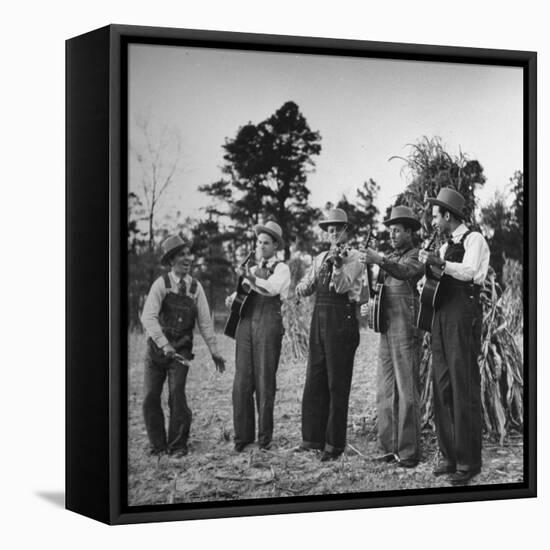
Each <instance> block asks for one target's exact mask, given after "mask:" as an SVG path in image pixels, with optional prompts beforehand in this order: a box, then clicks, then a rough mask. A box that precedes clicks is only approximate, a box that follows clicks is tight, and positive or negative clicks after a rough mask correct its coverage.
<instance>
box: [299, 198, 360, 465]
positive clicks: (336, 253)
mask: <svg viewBox="0 0 550 550" xmlns="http://www.w3.org/2000/svg"><path fill="white" fill-rule="evenodd" d="M319 227H320V228H321V229H322V230H323V231H325V232H326V234H327V236H328V240H329V241H330V250H328V251H327V252H322V253H321V254H319V255H318V256H316V257H315V258H314V260H313V263H312V265H311V268H310V269H309V271H308V272H307V273H306V275H305V276H304V278H303V279H302V280H301V281H300V283H299V284H298V285H297V286H296V294H297V295H298V296H299V297H300V296H309V295H311V294H313V293H314V292H315V306H314V309H313V317H312V320H311V329H310V334H309V358H308V365H307V371H306V382H305V386H304V395H303V400H302V443H301V445H300V447H299V448H298V450H310V449H318V450H321V451H323V452H322V454H321V460H322V461H327V460H334V459H336V458H337V457H339V456H340V455H341V454H342V453H343V452H344V449H345V446H346V427H347V418H348V404H349V394H350V389H351V379H352V372H353V360H354V358H355V350H356V349H357V346H358V344H359V325H358V321H357V302H358V301H359V298H360V295H361V286H362V275H363V264H362V263H361V261H360V259H359V252H358V251H357V250H354V249H352V248H348V247H345V244H346V242H347V240H348V232H349V229H350V227H351V224H350V223H349V222H348V216H347V214H346V213H345V212H344V211H343V210H341V209H340V208H335V209H333V210H331V211H329V212H328V214H327V217H326V219H325V220H323V221H321V222H320V223H319Z"/></svg>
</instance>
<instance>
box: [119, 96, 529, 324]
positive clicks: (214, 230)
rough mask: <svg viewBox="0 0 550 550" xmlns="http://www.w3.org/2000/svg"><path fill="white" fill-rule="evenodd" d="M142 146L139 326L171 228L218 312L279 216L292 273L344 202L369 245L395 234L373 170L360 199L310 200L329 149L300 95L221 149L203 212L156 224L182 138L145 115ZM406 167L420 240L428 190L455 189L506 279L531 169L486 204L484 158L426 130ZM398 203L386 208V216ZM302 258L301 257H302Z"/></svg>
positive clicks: (133, 235)
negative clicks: (320, 225)
mask: <svg viewBox="0 0 550 550" xmlns="http://www.w3.org/2000/svg"><path fill="white" fill-rule="evenodd" d="M137 128H138V130H139V131H140V132H141V140H140V143H139V144H132V149H131V151H132V154H133V155H134V158H135V160H136V162H137V166H138V167H139V185H136V186H135V187H134V188H132V190H131V191H130V193H129V196H128V291H129V292H128V296H129V324H130V327H136V326H139V313H140V311H141V307H142V305H143V300H144V298H145V295H146V293H147V291H148V288H149V286H150V284H151V283H152V281H153V280H154V278H155V277H156V276H158V274H159V273H160V266H159V265H158V256H157V247H158V244H159V243H160V241H161V240H162V239H163V238H165V237H166V236H167V235H168V234H170V233H181V234H182V236H184V237H186V238H188V239H190V240H191V241H192V252H193V253H194V255H195V257H196V264H195V275H196V276H197V277H198V278H199V279H200V280H201V282H202V284H203V286H204V287H205V291H206V292H207V295H208V297H209V300H210V303H211V305H212V308H213V310H214V311H216V310H218V309H223V300H224V297H225V296H226V295H227V293H228V292H229V291H230V290H231V289H232V286H233V284H234V277H235V276H234V266H235V264H236V262H237V261H238V258H239V257H240V256H241V255H242V252H243V250H247V249H250V248H251V247H253V246H254V234H253V232H252V227H253V226H254V225H255V224H257V223H265V222H266V221H268V220H274V221H277V223H279V224H280V225H281V227H282V229H283V233H284V235H285V250H284V257H285V259H286V260H289V259H290V258H291V256H292V257H293V261H292V262H291V264H292V265H291V269H292V272H293V279H296V278H298V277H299V276H300V275H301V273H302V272H303V265H302V263H301V261H300V258H301V257H302V256H303V255H304V254H315V253H317V252H318V251H320V250H321V249H322V247H323V242H322V240H321V234H320V232H319V231H318V230H317V229H316V228H317V222H318V221H319V219H320V218H322V216H323V214H324V210H327V209H329V208H332V207H339V208H343V209H344V210H345V211H346V212H347V213H348V216H349V219H350V221H351V222H352V223H353V224H354V226H355V228H356V235H355V237H356V239H357V240H358V241H359V242H361V240H362V239H364V237H365V235H366V233H367V231H368V229H369V228H371V227H372V228H375V229H376V228H378V229H379V231H377V237H378V239H377V242H378V246H379V248H381V249H382V250H387V249H388V248H389V243H388V238H387V232H386V231H385V229H384V228H383V226H381V225H380V226H378V222H380V221H382V220H381V219H380V213H381V211H380V209H379V207H378V205H377V198H378V192H379V191H380V186H381V185H383V182H381V183H379V182H376V181H374V180H373V179H372V178H370V177H368V175H366V177H365V179H364V181H363V182H361V183H360V184H359V185H358V188H357V189H356V196H355V197H347V196H345V195H342V196H335V197H334V201H332V202H330V203H327V204H326V205H324V207H322V208H319V207H316V206H314V205H312V204H311V201H310V195H311V191H310V188H309V186H308V176H309V175H310V174H311V173H312V172H313V171H314V170H315V166H316V163H315V161H316V159H317V158H318V157H319V155H320V154H321V152H322V146H321V143H322V138H321V134H320V132H319V131H316V130H312V129H311V128H310V126H309V124H308V122H307V120H306V118H305V116H304V115H303V113H302V112H301V111H300V109H299V107H298V105H297V104H296V103H294V102H292V101H288V102H286V103H285V104H284V105H282V106H281V107H280V108H279V109H277V110H276V111H275V113H273V114H272V115H271V116H269V117H268V118H266V119H265V120H263V121H260V122H259V123H253V122H248V123H247V124H244V125H243V126H241V127H240V128H238V129H237V131H236V133H235V135H234V136H233V137H230V138H226V140H225V142H224V143H223V145H222V148H223V151H224V154H223V165H222V167H221V178H220V179H219V180H217V181H214V182H211V183H208V184H204V185H201V186H200V187H199V191H200V192H201V193H204V194H205V195H206V196H208V197H209V198H210V199H211V202H210V204H209V206H208V207H207V208H206V209H205V211H204V214H203V215H202V217H201V218H182V217H181V216H180V215H176V216H175V217H171V218H170V217H164V218H163V219H161V220H157V219H156V218H157V211H158V205H159V203H160V201H161V199H162V198H163V196H164V195H165V192H166V190H167V188H168V187H169V186H171V185H172V186H173V185H177V168H178V163H179V162H180V160H181V139H180V137H179V134H178V132H177V131H175V130H174V129H170V128H166V127H164V128H161V130H160V131H159V132H158V133H157V134H156V135H155V134H154V133H153V131H152V128H151V124H150V121H143V120H141V121H138V125H137ZM391 160H392V161H397V162H401V163H402V175H403V176H404V178H405V180H406V184H405V185H404V189H403V191H402V192H401V193H400V194H399V195H398V196H397V199H396V202H395V204H406V205H408V206H410V207H412V208H413V210H414V211H415V212H416V213H417V215H418V216H419V218H420V219H421V221H422V225H423V229H422V231H421V237H425V236H426V235H427V234H428V233H429V232H430V222H431V211H430V209H429V208H427V207H426V201H425V198H426V196H436V195H437V193H438V191H439V189H440V188H441V187H445V186H452V187H454V188H455V189H457V190H458V191H459V192H460V193H462V195H464V197H465V198H466V217H467V221H468V223H469V224H470V225H471V226H473V227H476V228H478V229H479V230H481V231H482V232H483V233H484V235H485V237H486V238H487V240H488V242H489V246H490V247H491V266H492V268H493V269H494V271H495V274H496V277H497V280H498V282H499V283H500V284H501V285H504V284H505V281H503V270H504V265H505V261H506V259H507V258H511V259H514V260H517V261H518V262H520V263H521V262H522V261H523V175H522V173H521V172H520V171H517V172H515V173H514V174H513V175H512V176H511V178H510V182H509V184H508V186H507V187H506V192H501V193H500V194H499V195H497V196H495V197H494V199H493V200H492V201H491V202H490V203H489V204H487V205H485V206H484V207H483V208H481V209H479V208H478V204H477V201H476V192H477V191H478V190H479V189H480V188H482V186H483V185H484V184H485V182H486V177H485V174H484V170H483V166H482V164H481V162H480V161H479V160H478V159H472V158H469V157H468V155H466V154H464V153H463V152H462V151H461V152H459V154H458V155H454V154H452V153H450V152H449V151H447V150H446V149H445V146H444V144H443V143H442V140H441V139H440V138H438V137H427V136H423V137H421V138H419V139H418V140H417V141H416V142H415V143H412V144H411V145H409V148H408V154H407V155H406V156H403V157H398V156H396V157H392V159H391ZM391 207H392V205H385V208H384V210H383V212H384V216H383V217H382V219H383V218H386V217H387V215H389V211H390V209H391ZM295 258H298V262H296V261H295Z"/></svg>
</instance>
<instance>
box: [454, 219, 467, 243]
mask: <svg viewBox="0 0 550 550" xmlns="http://www.w3.org/2000/svg"><path fill="white" fill-rule="evenodd" d="M466 231H468V228H467V227H466V226H465V225H464V224H463V223H461V224H460V225H459V226H458V227H457V228H456V229H455V230H454V231H453V232H452V234H451V239H453V242H454V243H456V242H458V241H460V238H461V237H462V235H464V233H466Z"/></svg>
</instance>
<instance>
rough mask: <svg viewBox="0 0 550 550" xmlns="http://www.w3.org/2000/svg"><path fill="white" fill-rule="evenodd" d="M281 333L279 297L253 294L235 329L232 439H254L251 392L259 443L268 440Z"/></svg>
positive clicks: (271, 424)
mask: <svg viewBox="0 0 550 550" xmlns="http://www.w3.org/2000/svg"><path fill="white" fill-rule="evenodd" d="M282 337H283V321H282V317H281V306H280V300H279V298H278V297H277V298H268V297H263V296H254V300H253V301H252V302H251V304H250V305H249V306H248V308H247V311H246V315H245V317H244V318H242V319H241V320H240V321H239V325H238V327H237V331H236V333H235V340H236V352H235V354H236V355H235V379H234V380H233V426H234V429H235V443H245V444H246V443H252V442H253V441H254V439H255V431H256V428H255V414H254V396H255V397H256V409H257V411H258V442H259V444H260V445H268V444H269V443H270V442H271V439H272V437H273V409H274V406H275V392H276V374H277V367H278V365H279V357H280V355H281V341H282Z"/></svg>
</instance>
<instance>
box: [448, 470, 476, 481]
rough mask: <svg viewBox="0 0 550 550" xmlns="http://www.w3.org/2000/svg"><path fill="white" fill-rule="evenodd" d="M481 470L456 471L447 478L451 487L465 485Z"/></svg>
mask: <svg viewBox="0 0 550 550" xmlns="http://www.w3.org/2000/svg"><path fill="white" fill-rule="evenodd" d="M480 471H481V470H480V469H477V470H457V471H456V472H455V473H454V474H452V475H451V476H449V481H450V482H451V483H452V484H453V485H465V484H466V483H468V481H470V479H472V478H473V477H475V476H477V474H479V472H480Z"/></svg>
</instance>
